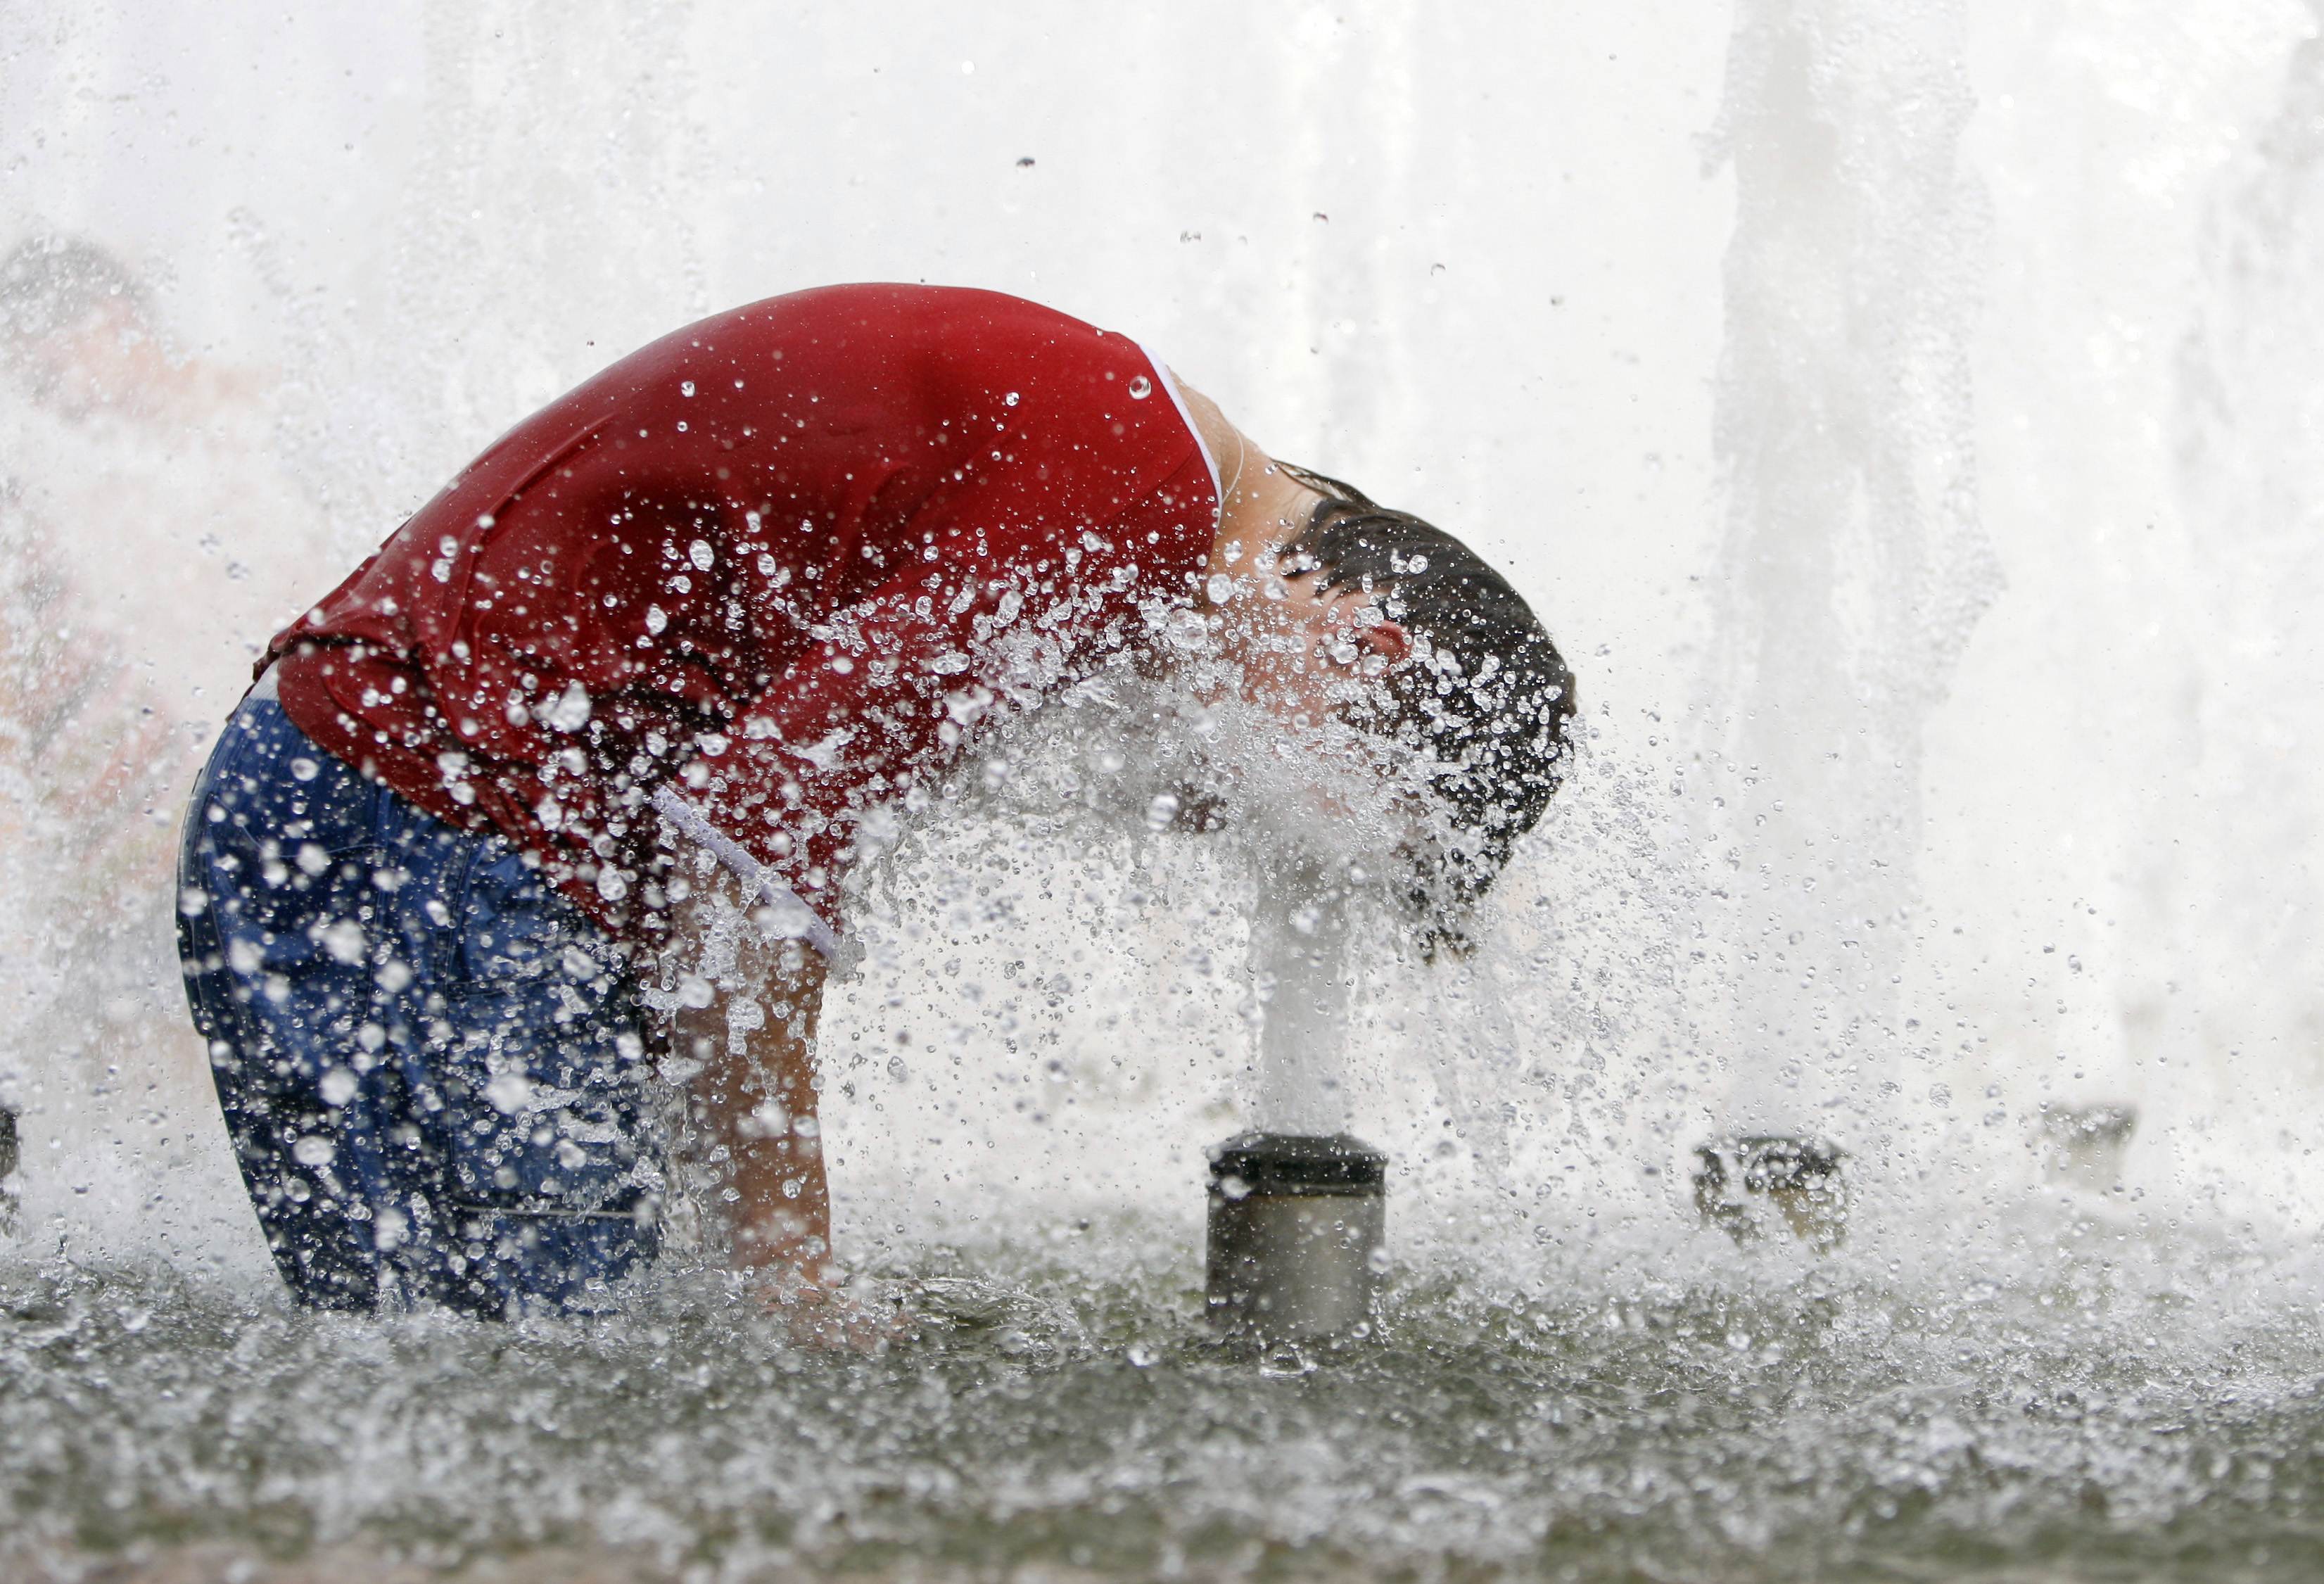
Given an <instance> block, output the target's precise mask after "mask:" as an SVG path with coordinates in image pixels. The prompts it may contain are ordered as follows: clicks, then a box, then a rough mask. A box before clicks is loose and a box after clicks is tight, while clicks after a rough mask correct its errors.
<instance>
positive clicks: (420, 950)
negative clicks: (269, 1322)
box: [178, 696, 662, 1316]
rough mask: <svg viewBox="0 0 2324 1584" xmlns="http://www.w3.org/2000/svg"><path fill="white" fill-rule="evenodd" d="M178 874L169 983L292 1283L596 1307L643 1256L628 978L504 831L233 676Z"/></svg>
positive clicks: (644, 1076)
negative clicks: (230, 699) (382, 779)
mask: <svg viewBox="0 0 2324 1584" xmlns="http://www.w3.org/2000/svg"><path fill="white" fill-rule="evenodd" d="M179 885H180V894H179V907H178V940H179V951H180V956H181V957H182V959H183V962H184V967H185V974H186V990H187V999H188V1000H189V1002H190V1003H191V1005H192V1008H193V1014H194V1022H195V1024H196V1026H197V1027H198V1028H199V1029H200V1030H201V1032H202V1036H203V1037H204V1038H205V1039H206V1040H207V1041H208V1043H209V1052H210V1068H211V1073H212V1074H213V1076H214V1077H215V1079H216V1081H217V1094H218V1103H219V1105H220V1107H221V1108H222V1109H223V1110H224V1111H225V1113H226V1127H227V1130H228V1132H229V1133H230V1134H231V1136H232V1137H233V1140H234V1147H235V1156H236V1157H237V1159H238V1160H239V1162H240V1164H241V1166H242V1174H243V1178H244V1182H245V1183H248V1185H249V1189H250V1196H251V1201H252V1202H253V1204H254V1205H255V1206H256V1208H257V1211H258V1220H259V1224H260V1226H261V1227H262V1228H263V1230H264V1231H265V1234H266V1240H267V1244H268V1246H269V1247H270V1248H272V1250H273V1254H274V1261H275V1264H276V1266H277V1267H278V1268H280V1269H281V1273H282V1277H283V1280H284V1281H286V1282H288V1283H289V1284H290V1285H291V1291H292V1292H293V1293H294V1294H297V1295H298V1297H299V1298H300V1300H301V1301H302V1302H304V1303H309V1304H313V1305H316V1306H318V1307H322V1308H329V1309H374V1308H378V1307H381V1306H382V1305H386V1306H390V1307H401V1306H402V1305H405V1304H408V1303H413V1302H416V1301H427V1300H432V1301H434V1302H437V1303H444V1304H447V1305H449V1306H451V1307H454V1308H457V1309H461V1310H465V1311H467V1312H472V1313H477V1314H484V1315H493V1316H499V1315H504V1314H507V1313H509V1312H512V1310H520V1309H546V1310H557V1309H567V1308H575V1307H584V1308H586V1307H595V1306H597V1305H598V1304H599V1303H601V1302H602V1294H603V1293H604V1288H605V1284H606V1283H607V1282H609V1281H610V1280H612V1279H613V1278H615V1277H618V1276H620V1275H623V1274H624V1273H626V1272H628V1271H630V1270H631V1269H632V1268H633V1267H635V1266H639V1265H641V1263H643V1262H647V1261H650V1259H651V1258H652V1257H653V1256H654V1254H655V1252H656V1250H657V1248H658V1247H659V1229H658V1225H657V1221H656V1219H655V1218H656V1211H657V1209H658V1207H659V1202H660V1190H661V1183H662V1178H661V1174H660V1172H659V1167H658V1164H657V1152H656V1151H655V1150H654V1149H653V1148H652V1147H650V1128H649V1126H648V1123H649V1119H650V1115H651V1112H652V1110H653V1107H652V1105H651V1104H650V1100H651V1091H650V1083H651V1082H652V1077H651V1073H652V1064H651V1063H650V1061H649V1060H648V1059H647V1057H646V1044H647V1031H648V1027H649V1026H648V1024H647V1022H646V1016H645V1013H644V1009H643V1008H642V1007H641V1004H640V1002H639V999H638V995H637V990H636V985H635V981H634V980H633V979H632V976H631V973H630V972H629V969H628V966H627V963H626V962H625V961H624V959H623V957H622V954H621V953H619V952H618V951H617V950H616V949H615V948H614V946H613V943H612V942H611V941H609V940H608V939H607V938H606V936H605V935H604V932H603V931H601V930H600V929H599V928H598V927H597V926H595V924H594V923H592V922H591V921H590V920H588V919H587V918H586V917H584V916H582V915H581V914H580V913H579V912H578V911H577V910H576V908H574V907H572V905H571V904H569V903H568V902H567V901H565V900H564V899H563V898H560V897H558V895H557V894H556V893H555V891H554V890H553V889H551V888H549V886H548V885H546V884H545V883H543V882H542V880H541V879H539V877H538V875H537V874H536V873H535V871H534V870H532V869H531V868H530V867H528V866H527V864H526V863H525V862H524V861H522V859H521V857H520V855H519V854H518V852H516V851H515V850H514V849H513V848H512V847H511V846H510V845H509V844H508V843H506V842H505V841H503V840H502V839H501V838H499V837H498V836H492V835H479V834H474V833H467V832H463V831H458V830H455V829H453V828H452V827H450V826H448V825H446V824H442V823H441V822H439V821H438V820H435V819H433V818H431V817H429V815H426V814H423V813H421V812H420V810H418V809H416V808H414V807H412V806H410V804H408V803H406V802H405V801H403V800H402V799H401V798H400V797H396V796H395V794H393V793H392V792H390V791H389V790H388V789H387V788H386V787H383V786H379V785H376V784H374V783H372V782H368V781H366V780H364V778H362V777H361V776H359V775H358V774H356V773H355V771H354V770H352V769H349V768H347V767H346V765H343V764H341V763H340V762H339V761H338V760H335V759H333V758H331V757H330V756H329V755H328V754H327V753H325V752H323V751H321V750H320V749H318V748H317V747H316V746H315V745H314V743H313V742H311V741H309V739H308V738H307V737H306V735H305V734H304V733H302V732H300V731H299V729H298V728H297V727H296V726H294V725H292V724H291V722H290V720H289V718H288V717H286V716H285V715H284V714H283V713H282V709H281V705H279V704H277V703H275V702H274V701H273V700H272V698H269V697H259V696H254V697H252V698H251V699H249V700H248V701H246V702H245V703H244V705H243V706H242V707H241V708H240V709H239V710H237V711H236V712H235V718H234V720H233V721H232V722H231V723H229V724H228V725H227V727H226V733H225V735H224V737H223V738H221V739H220V741H219V742H218V745H217V749H216V750H215V751H213V753H212V754H211V756H210V760H209V764H208V769H205V770H204V771H203V773H202V778H201V780H200V782H199V784H198V786H197V787H196V788H195V793H194V801H193V806H192V808H191V810H190V812H189V815H188V817H187V822H186V834H185V842H184V845H183V849H182V851H181V854H180V865H179Z"/></svg>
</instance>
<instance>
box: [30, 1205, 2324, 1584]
mask: <svg viewBox="0 0 2324 1584" xmlns="http://www.w3.org/2000/svg"><path fill="white" fill-rule="evenodd" d="M947 1266H949V1267H950V1268H953V1269H954V1270H957V1271H961V1272H964V1273H965V1272H966V1271H968V1270H970V1269H971V1268H973V1270H974V1272H975V1274H973V1275H969V1274H959V1275H937V1276H933V1277H930V1276H927V1275H925V1274H924V1275H922V1276H921V1277H920V1278H918V1281H917V1285H915V1284H913V1283H906V1284H904V1288H905V1290H906V1291H908V1293H909V1294H910V1295H911V1301H912V1302H913V1303H914V1304H915V1305H916V1306H917V1307H918V1309H919V1310H920V1311H921V1312H923V1313H924V1314H925V1315H926V1316H927V1320H926V1322H925V1323H924V1325H923V1327H922V1331H923V1335H922V1336H921V1337H920V1339H919V1340H915V1341H911V1342H908V1343H905V1344H902V1345H899V1346H895V1347H892V1348H890V1349H888V1350H887V1351H885V1352H884V1353H881V1354H879V1355H877V1356H868V1357H867V1356H862V1355H854V1354H839V1355H833V1354H827V1353H817V1352H812V1351H806V1350H802V1349H796V1348H791V1347H788V1346H786V1345H784V1343H783V1341H782V1340H781V1338H780V1336H779V1333H778V1332H777V1331H776V1330H775V1329H774V1328H773V1327H772V1326H771V1325H770V1323H769V1322H766V1321H765V1320H764V1319H762V1318H760V1317H758V1316H757V1315H756V1314H755V1313H754V1312H752V1311H751V1310H749V1309H748V1308H747V1307H744V1306H741V1305H737V1304H734V1303H730V1302H727V1301H726V1300H725V1299H724V1297H723V1296H722V1295H721V1293H720V1291H719V1289H718V1288H717V1286H716V1285H715V1283H713V1282H707V1281H705V1282H700V1283H694V1284H689V1283H687V1282H683V1281H678V1282H672V1283H669V1284H667V1285H664V1286H663V1287H662V1288H660V1289H659V1291H657V1292H654V1293H651V1294H640V1295H638V1296H637V1297H636V1299H635V1301H634V1302H633V1303H632V1306H631V1308H630V1309H629V1310H628V1311H627V1312H623V1313H621V1314H618V1315H613V1316H606V1317H601V1318H597V1319H593V1320H589V1321H585V1322H556V1323H546V1322H527V1323H521V1324H517V1325H512V1326H487V1325H478V1324H475V1323H472V1322H459V1321H454V1320H450V1319H447V1318H444V1317H439V1316H427V1315H420V1316H406V1317H401V1318H396V1319H390V1320H350V1319H346V1318H332V1317H310V1316H299V1315H293V1314H290V1313H287V1312H281V1311H279V1310H275V1309H272V1308H268V1307H263V1306H258V1305H254V1304H251V1303H249V1302H248V1301H247V1300H243V1301H236V1300H234V1299H231V1298H228V1297H225V1296H221V1295H219V1294H212V1293H205V1292H202V1291H198V1290H193V1289H189V1288H187V1287H185V1286H182V1285H179V1284H177V1283H175V1282H173V1281H171V1280H170V1279H169V1278H166V1277H157V1276H152V1275H145V1276H136V1275H123V1274H118V1273H116V1274H113V1275H97V1274H92V1273H88V1272H80V1271H72V1270H66V1269H51V1270H48V1271H19V1272H17V1273H15V1274H14V1275H9V1276H6V1277H5V1278H0V1425H5V1435H0V1504H5V1506H0V1562H5V1568H0V1572H5V1574H6V1576H8V1577H10V1578H22V1579H49V1578H55V1579H113V1580H131V1579H134V1580H141V1581H142V1580H153V1581H160V1580H170V1581H172V1584H175V1581H178V1580H188V1581H192V1580H200V1581H202V1584H208V1581H209V1580H212V1579H217V1580H226V1579H236V1580H242V1581H243V1584H291V1581H294V1580H307V1579H395V1580H403V1579H413V1580H418V1579H438V1578H447V1577H448V1578H455V1579H475V1580H509V1581H517V1584H527V1581H530V1580H533V1579H551V1578H554V1579H606V1580H622V1581H627V1580H631V1579H704V1580H712V1579H791V1578H810V1577H813V1578H862V1579H931V1580H950V1579H1022V1580H1036V1579H1114V1578H1131V1579H1145V1578H1188V1579H1342V1578H1359V1579H1502V1578H1508V1579H1535V1578H1539V1579H1568V1578H1570V1579H1743V1580H1754V1579H1961V1578H1969V1579H2307V1578H2313V1577H2316V1576H2318V1574H2319V1572H2324V1396H2319V1391H2318V1380H2319V1373H2324V1371H2320V1370H2319V1366H2324V1343H2319V1335H2318V1331H2317V1328H2316V1326H2315V1325H2314V1324H2313V1323H2312V1322H2310V1320H2309V1319H2308V1318H2307V1315H2306V1310H2305V1308H2304V1306H2302V1305H2299V1304H2289V1303H2287V1304H2284V1305H2282V1306H2275V1305H2271V1304H2270V1303H2267V1302H2266V1301H2265V1300H2266V1298H2267V1294H2269V1292H2270V1290H2271V1285H2272V1282H2273V1278H2272V1277H2271V1276H2270V1275H2269V1273H2268V1272H2267V1271H2266V1270H2265V1269H2264V1268H2262V1267H2261V1266H2260V1265H2259V1263H2258V1262H2256V1261H2255V1259H2254V1258H2252V1257H2242V1256H2236V1255H2233V1254H2228V1253H2218V1254H2213V1255H2209V1256H2204V1257H2191V1256H2190V1257H2188V1258H2186V1259H2183V1260H2180V1261H2178V1262H2177V1263H2176V1264H2173V1265H2171V1266H2169V1267H2168V1268H2167V1269H2160V1270H2159V1271H2158V1269H2157V1268H2155V1267H2152V1266H2150V1267H2148V1268H2146V1269H2144V1272H2143V1274H2142V1275H2139V1276H2138V1277H2137V1278H2136V1279H2133V1278H2131V1277H2129V1276H2127V1275H2125V1273H2124V1271H2123V1269H2122V1268H2120V1267H2119V1266H2117V1265H2116V1264H2115V1263H2113V1262H2110V1261H2098V1260H2090V1261H2071V1260H2068V1261H2053V1262H2051V1263H2049V1264H2048V1265H2046V1266H2043V1271H2042V1274H2041V1275H2040V1276H2039V1277H2038V1279H2036V1278H2034V1277H2031V1276H2029V1277H2027V1278H2026V1279H2024V1280H2019V1281H2009V1282H1989V1281H1984V1280H1979V1279H1977V1278H1976V1277H1975V1276H1974V1274H1973V1273H1969V1274H1967V1275H1962V1276H1961V1277H1960V1279H1957V1280H1955V1281H1953V1282H1950V1283H1948V1284H1944V1285H1946V1286H1947V1287H1949V1288H1951V1289H1955V1290H1952V1291H1950V1293H1949V1295H1944V1296H1931V1295H1929V1294H1916V1293H1915V1292H1914V1291H1912V1290H1910V1287H1909V1285H1907V1284H1904V1283H1901V1282H1889V1281H1886V1280H1879V1279H1866V1277H1865V1276H1864V1275H1863V1273H1861V1272H1854V1273H1853V1274H1851V1269H1850V1267H1849V1266H1846V1265H1845V1264H1844V1263H1834V1264H1830V1265H1821V1264H1820V1265H1814V1266H1806V1267H1804V1269H1805V1271H1806V1272H1807V1274H1806V1275H1795V1276H1794V1277H1793V1278H1786V1279H1784V1280H1780V1281H1760V1282H1758V1283H1757V1284H1756V1285H1749V1284H1745V1285H1738V1286H1737V1287H1736V1288H1735V1289H1734V1290H1722V1289H1720V1288H1718V1287H1715V1286H1710V1285H1702V1284H1700V1283H1697V1284H1692V1285H1678V1284H1671V1285H1660V1284H1656V1283H1653V1282H1639V1283H1633V1284H1630V1285H1628V1286H1627V1287H1622V1288H1613V1289H1609V1288H1606V1287H1603V1286H1601V1287H1600V1289H1599V1290H1596V1291H1594V1292H1592V1293H1591V1294H1590V1295H1589V1296H1588V1297H1587V1298H1586V1299H1568V1300H1564V1301H1545V1300H1542V1299H1540V1298H1537V1297H1527V1296H1526V1295H1524V1294H1520V1293H1514V1292H1511V1293H1504V1294H1501V1295H1500V1296H1499V1297H1497V1298H1494V1299H1492V1300H1486V1299H1483V1298H1480V1297H1477V1296H1475V1295H1474V1294H1475V1293H1476V1292H1477V1291H1478V1290H1479V1288H1480V1286H1481V1285H1483V1283H1482V1281H1481V1279H1480V1280H1479V1281H1476V1282H1471V1283H1464V1284H1462V1285H1453V1284H1452V1283H1451V1282H1449V1281H1447V1280H1444V1279H1443V1278H1437V1279H1434V1280H1432V1281H1428V1282H1419V1283H1416V1282H1413V1281H1411V1280H1409V1279H1407V1280H1406V1282H1405V1284H1404V1285H1401V1286H1400V1287H1399V1288H1398V1289H1397V1292H1396V1294H1395V1295H1394V1297H1393V1298H1392V1301H1391V1305H1390V1311H1389V1313H1388V1323H1387V1326H1386V1335H1385V1337H1384V1338H1382V1339H1379V1340H1374V1341H1371V1342H1369V1343H1367V1344H1365V1345H1362V1346H1360V1347H1358V1348H1356V1349H1351V1350H1350V1351H1348V1352H1347V1353H1345V1354H1343V1355H1341V1356H1337V1357H1331V1358H1296V1357H1288V1356H1283V1357H1277V1358H1268V1359H1257V1360H1254V1359H1250V1358H1231V1357H1228V1356H1225V1355H1223V1354H1222V1353H1221V1352H1219V1351H1218V1350H1217V1349H1216V1348H1215V1347H1213V1345H1212V1344H1211V1343H1210V1342H1209V1341H1208V1340H1207V1338H1206V1337H1205V1336H1204V1334H1203V1331H1201V1329H1200V1327H1199V1325H1198V1323H1197V1322H1196V1319H1195V1316H1196V1314H1197V1312H1198V1297H1197V1294H1196V1292H1195V1278H1196V1275H1197V1273H1196V1272H1195V1271H1194V1270H1193V1269H1192V1268H1191V1267H1189V1266H1184V1265H1183V1264H1182V1263H1177V1262H1174V1261H1173V1260H1163V1259H1157V1260H1156V1261H1155V1262H1153V1263H1151V1264H1148V1265H1139V1264H1138V1263H1136V1261H1135V1260H1134V1259H1133V1260H1130V1261H1126V1262H1125V1261H1122V1260H1119V1259H1117V1260H1114V1261H1113V1262H1111V1263H1110V1264H1109V1265H1107V1266H1106V1268H1105V1270H1104V1271H1103V1273H1102V1274H1100V1275H1093V1274H1091V1273H1090V1272H1089V1271H1088V1270H1087V1269H1085V1268H1074V1267H1072V1266H1065V1265H1061V1264H1057V1263H1055V1262H1054V1261H1053V1260H1051V1259H1049V1258H1048V1257H1046V1256H1044V1257H1033V1256H1029V1255H1022V1254H1011V1253H1010V1251H1008V1250H1000V1251H986V1252H985V1253H982V1254H980V1255H979V1256H978V1257H976V1258H975V1259H974V1260H973V1261H961V1260H958V1259H947V1258H945V1257H931V1258H930V1260H929V1261H928V1262H927V1263H926V1264H925V1265H924V1266H923V1271H924V1273H925V1271H926V1270H927V1269H929V1268H936V1269H943V1268H945V1267H947ZM1876 1274H1877V1273H1876Z"/></svg>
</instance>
